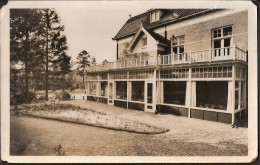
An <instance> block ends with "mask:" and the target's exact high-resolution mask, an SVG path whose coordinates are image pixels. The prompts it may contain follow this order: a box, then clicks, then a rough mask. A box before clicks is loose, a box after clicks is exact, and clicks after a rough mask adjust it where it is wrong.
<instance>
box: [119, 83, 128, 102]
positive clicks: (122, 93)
mask: <svg viewBox="0 0 260 165" xmlns="http://www.w3.org/2000/svg"><path fill="white" fill-rule="evenodd" d="M116 99H123V100H126V99H127V82H126V81H117V82H116Z"/></svg>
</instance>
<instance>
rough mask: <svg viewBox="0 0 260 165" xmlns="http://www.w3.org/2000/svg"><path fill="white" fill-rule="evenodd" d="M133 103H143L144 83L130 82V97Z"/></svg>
mask: <svg viewBox="0 0 260 165" xmlns="http://www.w3.org/2000/svg"><path fill="white" fill-rule="evenodd" d="M131 100H133V101H141V102H143V101H144V81H136V82H132V97H131Z"/></svg>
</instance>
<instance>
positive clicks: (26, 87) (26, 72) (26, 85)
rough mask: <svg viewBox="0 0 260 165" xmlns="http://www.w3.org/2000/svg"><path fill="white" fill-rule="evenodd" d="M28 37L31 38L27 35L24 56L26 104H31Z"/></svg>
mask: <svg viewBox="0 0 260 165" xmlns="http://www.w3.org/2000/svg"><path fill="white" fill-rule="evenodd" d="M28 37H29V34H28V33H27V34H26V38H25V40H26V46H25V52H24V55H25V61H24V66H25V68H24V69H25V99H26V103H29V81H28V58H27V56H28V55H27V53H28V51H27V50H28V46H29V45H28Z"/></svg>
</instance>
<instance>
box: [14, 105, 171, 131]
mask: <svg viewBox="0 0 260 165" xmlns="http://www.w3.org/2000/svg"><path fill="white" fill-rule="evenodd" d="M11 114H17V115H26V116H34V117H40V118H45V119H55V120H61V121H68V122H73V123H80V124H86V125H91V126H97V127H102V128H108V129H114V130H121V131H128V132H135V133H143V134H159V133H164V132H167V131H169V129H167V128H161V127H157V126H154V125H149V124H146V123H142V122H139V121H134V120H129V119H124V118H121V117H117V116H114V115H111V114H107V113H102V112H96V111H95V110H93V109H83V108H80V107H79V106H75V105H71V104H60V103H44V104H27V105H26V104H24V105H20V106H15V107H11Z"/></svg>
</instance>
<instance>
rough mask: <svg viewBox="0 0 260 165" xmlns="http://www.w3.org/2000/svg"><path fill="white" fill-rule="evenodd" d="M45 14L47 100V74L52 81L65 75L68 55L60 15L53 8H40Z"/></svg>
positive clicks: (46, 85)
mask: <svg viewBox="0 0 260 165" xmlns="http://www.w3.org/2000/svg"><path fill="white" fill-rule="evenodd" d="M42 13H43V14H44V15H45V18H44V19H45V26H44V30H45V34H44V37H45V39H46V42H45V58H46V62H45V63H46V67H45V93H46V100H48V89H49V81H48V80H49V76H50V74H51V76H52V79H53V82H54V81H55V77H57V76H58V75H61V77H63V79H64V77H65V74H67V73H68V72H69V71H70V59H71V58H70V57H69V56H68V55H67V54H66V51H67V49H68V46H67V39H66V36H65V35H63V34H62V33H63V32H64V26H62V25H61V23H60V17H59V15H58V13H57V12H56V10H55V9H45V10H42Z"/></svg>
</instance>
